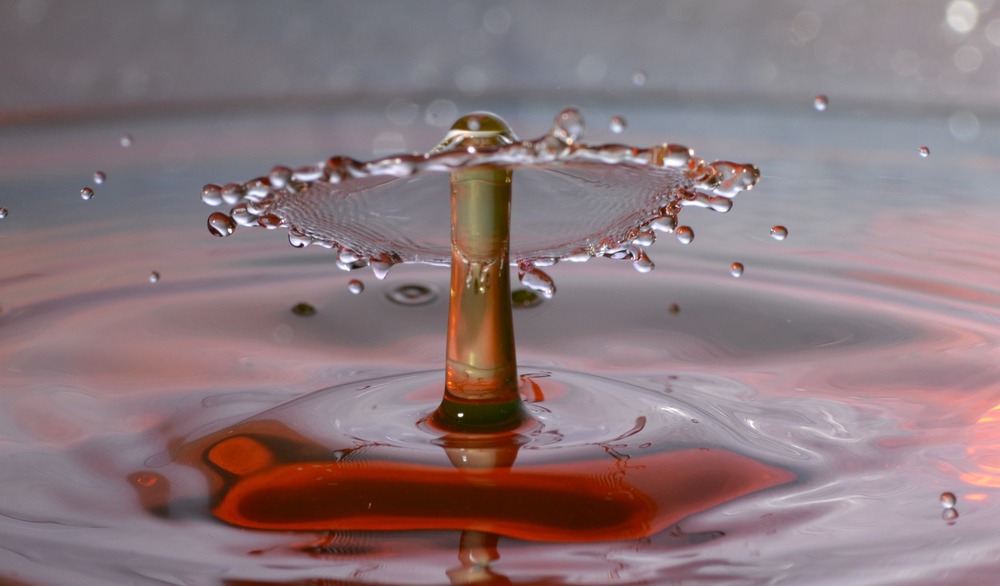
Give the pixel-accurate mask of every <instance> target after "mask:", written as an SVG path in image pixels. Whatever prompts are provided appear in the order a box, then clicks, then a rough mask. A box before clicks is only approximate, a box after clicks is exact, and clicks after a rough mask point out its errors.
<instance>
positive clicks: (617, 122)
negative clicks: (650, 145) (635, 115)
mask: <svg viewBox="0 0 1000 586" xmlns="http://www.w3.org/2000/svg"><path fill="white" fill-rule="evenodd" d="M626 126H628V121H627V120H625V117H624V116H612V117H611V132H614V133H615V134H621V133H622V132H623V131H624V130H625V127H626Z"/></svg>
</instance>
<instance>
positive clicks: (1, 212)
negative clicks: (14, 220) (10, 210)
mask: <svg viewBox="0 0 1000 586" xmlns="http://www.w3.org/2000/svg"><path fill="white" fill-rule="evenodd" d="M6 217H7V208H0V220H2V219H4V218H6Z"/></svg>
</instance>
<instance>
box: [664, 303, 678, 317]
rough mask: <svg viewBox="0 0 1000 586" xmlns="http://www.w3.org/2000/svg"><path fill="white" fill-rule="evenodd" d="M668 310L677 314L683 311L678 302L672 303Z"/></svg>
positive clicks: (672, 313)
mask: <svg viewBox="0 0 1000 586" xmlns="http://www.w3.org/2000/svg"><path fill="white" fill-rule="evenodd" d="M667 311H669V312H670V314H671V315H677V314H678V313H680V312H681V306H680V305H677V304H676V303H671V304H670V307H668V308H667Z"/></svg>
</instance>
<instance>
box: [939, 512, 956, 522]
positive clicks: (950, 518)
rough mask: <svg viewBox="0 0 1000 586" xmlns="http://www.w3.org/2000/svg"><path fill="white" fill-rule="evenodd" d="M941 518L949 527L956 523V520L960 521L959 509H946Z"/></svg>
mask: <svg viewBox="0 0 1000 586" xmlns="http://www.w3.org/2000/svg"><path fill="white" fill-rule="evenodd" d="M941 518H942V519H944V520H945V521H947V522H948V524H949V525H950V524H952V523H954V522H955V519H958V509H945V510H943V511H941Z"/></svg>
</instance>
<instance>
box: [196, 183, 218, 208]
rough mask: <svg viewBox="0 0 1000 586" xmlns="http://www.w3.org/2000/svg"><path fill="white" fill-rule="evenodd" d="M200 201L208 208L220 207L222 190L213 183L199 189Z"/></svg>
mask: <svg viewBox="0 0 1000 586" xmlns="http://www.w3.org/2000/svg"><path fill="white" fill-rule="evenodd" d="M201 201H203V202H205V203H207V204H208V205H210V206H213V207H214V206H218V205H222V188H221V187H219V186H218V185H215V184H214V183H209V184H208V185H206V186H205V187H202V188H201Z"/></svg>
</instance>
